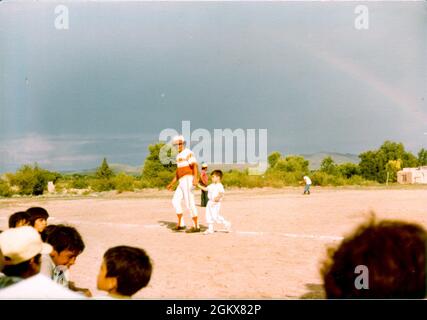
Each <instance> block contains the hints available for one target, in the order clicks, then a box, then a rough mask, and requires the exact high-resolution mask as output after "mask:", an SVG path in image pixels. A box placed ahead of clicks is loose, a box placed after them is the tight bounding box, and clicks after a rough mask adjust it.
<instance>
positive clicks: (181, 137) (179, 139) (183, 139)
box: [172, 135, 185, 144]
mask: <svg viewBox="0 0 427 320" xmlns="http://www.w3.org/2000/svg"><path fill="white" fill-rule="evenodd" d="M177 142H185V138H184V136H182V135H181V136H175V137H173V139H172V143H173V144H175V143H177Z"/></svg>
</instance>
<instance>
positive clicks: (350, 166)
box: [337, 162, 360, 179]
mask: <svg viewBox="0 0 427 320" xmlns="http://www.w3.org/2000/svg"><path fill="white" fill-rule="evenodd" d="M337 171H338V173H339V174H340V175H341V176H343V177H344V178H346V179H350V178H351V177H353V176H356V175H360V168H359V166H358V165H357V164H355V163H351V162H347V163H343V164H340V165H338V166H337Z"/></svg>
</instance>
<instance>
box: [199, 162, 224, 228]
mask: <svg viewBox="0 0 427 320" xmlns="http://www.w3.org/2000/svg"><path fill="white" fill-rule="evenodd" d="M211 176H212V183H211V184H210V185H208V186H207V187H203V186H201V185H199V188H200V189H202V190H205V191H207V192H208V199H209V201H208V203H207V205H206V222H207V224H208V230H206V231H205V232H204V234H212V233H214V232H215V231H214V223H222V224H223V225H224V227H225V229H226V231H227V232H229V231H230V227H231V223H230V222H228V221H227V220H225V219H224V217H223V216H221V214H220V209H221V201H222V199H223V198H224V193H225V191H224V186H223V185H222V183H221V179H222V171H221V170H214V171H212V173H211Z"/></svg>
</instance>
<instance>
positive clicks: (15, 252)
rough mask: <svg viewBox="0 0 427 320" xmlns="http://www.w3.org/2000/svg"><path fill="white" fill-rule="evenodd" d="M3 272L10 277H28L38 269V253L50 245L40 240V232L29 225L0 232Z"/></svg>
mask: <svg viewBox="0 0 427 320" xmlns="http://www.w3.org/2000/svg"><path fill="white" fill-rule="evenodd" d="M0 251H1V252H2V254H3V257H4V258H3V262H4V268H3V273H4V274H5V275H7V276H10V277H20V278H28V277H31V276H33V275H35V274H37V273H39V271H40V255H41V254H48V253H50V252H51V251H52V247H51V246H50V245H48V244H46V243H43V242H42V239H41V237H40V234H39V233H38V232H37V231H36V230H35V229H34V228H33V227H30V226H23V227H20V228H12V229H8V230H6V231H4V232H2V233H1V234H0Z"/></svg>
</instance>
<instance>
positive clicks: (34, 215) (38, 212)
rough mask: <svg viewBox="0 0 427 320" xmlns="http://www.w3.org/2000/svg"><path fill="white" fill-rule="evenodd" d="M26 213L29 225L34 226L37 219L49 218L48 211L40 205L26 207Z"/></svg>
mask: <svg viewBox="0 0 427 320" xmlns="http://www.w3.org/2000/svg"><path fill="white" fill-rule="evenodd" d="M27 213H28V214H29V215H30V220H29V221H30V225H31V226H33V227H34V224H35V223H36V220H37V219H45V220H47V218H49V213H47V211H46V209H44V208H42V207H32V208H29V209H27Z"/></svg>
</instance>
